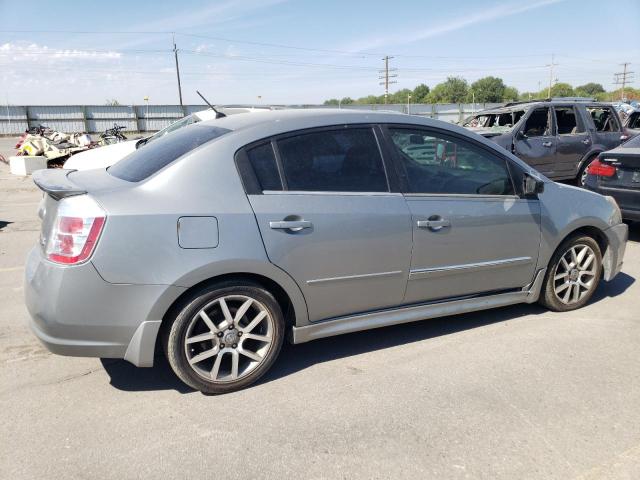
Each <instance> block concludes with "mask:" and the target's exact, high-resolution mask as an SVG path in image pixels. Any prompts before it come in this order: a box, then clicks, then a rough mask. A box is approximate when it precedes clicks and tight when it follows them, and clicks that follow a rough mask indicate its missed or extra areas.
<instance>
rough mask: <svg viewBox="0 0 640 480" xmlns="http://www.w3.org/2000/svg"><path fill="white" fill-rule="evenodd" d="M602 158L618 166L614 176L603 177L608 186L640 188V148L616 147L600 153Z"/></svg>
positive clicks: (603, 183)
mask: <svg viewBox="0 0 640 480" xmlns="http://www.w3.org/2000/svg"><path fill="white" fill-rule="evenodd" d="M600 160H601V161H602V162H603V163H607V164H610V165H613V166H614V167H616V175H614V176H613V177H601V178H600V183H601V185H603V186H607V187H619V188H632V189H638V190H640V148H616V149H614V150H609V151H608V152H604V153H601V154H600Z"/></svg>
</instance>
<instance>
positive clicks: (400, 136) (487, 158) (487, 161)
mask: <svg viewBox="0 0 640 480" xmlns="http://www.w3.org/2000/svg"><path fill="white" fill-rule="evenodd" d="M390 132H391V139H392V140H393V144H394V145H395V147H396V148H397V151H398V153H399V156H400V161H401V163H402V164H403V166H404V168H405V171H406V178H407V183H408V192H409V193H438V194H470V195H513V193H514V190H513V185H512V182H511V177H510V176H509V172H508V169H507V165H506V161H505V160H504V159H502V158H500V157H498V156H495V155H492V154H491V153H490V152H487V151H485V150H483V149H481V148H479V147H476V146H474V145H472V144H471V143H469V142H466V141H464V140H460V139H457V138H456V139H454V138H450V137H444V136H439V135H436V134H433V133H430V132H427V131H423V130H411V129H404V128H402V129H393V128H392V129H391V130H390Z"/></svg>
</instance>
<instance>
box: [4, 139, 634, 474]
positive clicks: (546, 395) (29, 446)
mask: <svg viewBox="0 0 640 480" xmlns="http://www.w3.org/2000/svg"><path fill="white" fill-rule="evenodd" d="M13 140H14V139H0V153H5V155H6V154H7V153H9V152H8V150H9V149H8V145H10V142H12V141H13ZM39 199H40V193H39V192H38V190H37V189H36V188H35V187H34V185H33V183H32V182H31V179H30V178H20V177H15V176H12V175H10V174H9V168H8V166H7V165H5V164H2V163H0V412H1V414H0V431H1V432H2V434H1V435H0V472H2V473H0V477H1V478H6V479H29V480H31V479H40V478H43V479H48V478H52V479H53V478H55V479H58V478H60V479H62V478H64V479H81V478H82V479H87V478H100V479H103V480H109V479H114V480H115V479H130V478H197V479H208V478H223V479H246V478H275V479H285V478H332V479H333V478H340V479H343V478H346V479H355V478H367V479H374V478H379V479H386V478H394V479H399V478H434V479H466V478H470V479H477V478H482V479H510V480H511V479H556V478H557V479H600V478H619V479H637V478H640V362H639V361H638V357H639V352H640V348H639V346H640V283H639V282H638V279H640V225H634V226H632V227H631V239H630V242H629V245H628V247H627V254H626V257H625V264H624V268H623V272H622V273H621V274H620V275H618V277H617V278H616V279H615V280H614V281H612V282H609V283H605V284H602V285H601V287H600V288H599V290H598V292H597V293H596V295H595V298H594V299H593V301H592V302H591V303H590V304H589V305H588V306H586V307H585V308H583V309H581V310H578V311H574V312H570V313H552V312H548V311H546V310H545V309H543V308H541V307H539V306H537V305H520V306H513V307H506V308H501V309H498V310H492V311H484V312H478V313H473V314H467V315H459V316H455V317H446V318H441V319H437V320H426V321H422V322H417V323H413V324H408V325H402V326H396V327H388V328H382V329H378V330H373V331H369V332H363V333H357V334H350V335H344V336H341V337H335V338H329V339H324V340H319V341H315V342H311V343H308V344H303V345H297V346H293V345H287V346H285V348H284V350H283V352H282V354H281V356H280V358H279V359H278V361H277V362H276V364H275V366H274V368H273V369H272V370H271V372H270V373H268V374H267V376H266V377H264V378H263V379H262V380H261V381H260V382H259V383H258V384H257V385H255V386H253V387H251V388H248V389H246V390H243V391H240V392H236V393H232V394H228V395H223V396H206V395H203V394H201V393H198V392H193V391H191V390H189V389H188V388H186V387H184V386H183V385H182V384H181V383H180V382H179V381H178V380H177V379H176V377H175V376H174V375H173V373H172V372H171V370H170V369H169V367H168V365H167V363H166V362H165V361H163V360H162V359H159V361H158V362H157V365H156V366H155V367H153V368H150V369H138V368H135V367H133V366H132V365H130V364H128V363H126V362H124V361H121V360H100V359H97V358H71V357H61V356H56V355H53V354H50V353H49V352H48V351H47V350H45V349H44V348H43V347H42V346H41V345H40V344H39V342H38V341H37V340H36V338H35V337H34V336H33V335H32V334H31V332H30V331H29V328H28V326H27V311H26V309H25V307H24V302H23V287H22V277H23V274H24V269H23V265H24V259H25V256H26V253H27V251H28V250H29V249H30V248H31V246H32V245H33V244H35V243H36V240H37V238H38V234H39V220H38V218H37V216H36V207H37V204H38V201H39Z"/></svg>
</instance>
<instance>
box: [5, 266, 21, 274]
mask: <svg viewBox="0 0 640 480" xmlns="http://www.w3.org/2000/svg"><path fill="white" fill-rule="evenodd" d="M18 270H24V267H22V266H20V267H6V268H0V273H2V272H17V271H18Z"/></svg>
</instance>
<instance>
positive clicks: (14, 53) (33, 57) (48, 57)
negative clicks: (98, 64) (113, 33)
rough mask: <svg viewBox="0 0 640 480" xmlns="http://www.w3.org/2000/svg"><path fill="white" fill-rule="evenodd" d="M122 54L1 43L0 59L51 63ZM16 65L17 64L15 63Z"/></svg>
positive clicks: (113, 56)
mask: <svg viewBox="0 0 640 480" xmlns="http://www.w3.org/2000/svg"><path fill="white" fill-rule="evenodd" d="M121 57H122V54H121V53H120V52H117V51H112V50H81V49H57V48H50V47H47V46H46V45H38V44H36V43H3V44H1V45H0V60H4V61H6V60H9V62H24V61H33V62H38V63H51V62H54V61H56V60H69V59H71V60H74V59H78V60H85V61H86V60H97V61H102V60H117V59H120V58H121ZM16 66H17V65H16Z"/></svg>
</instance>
